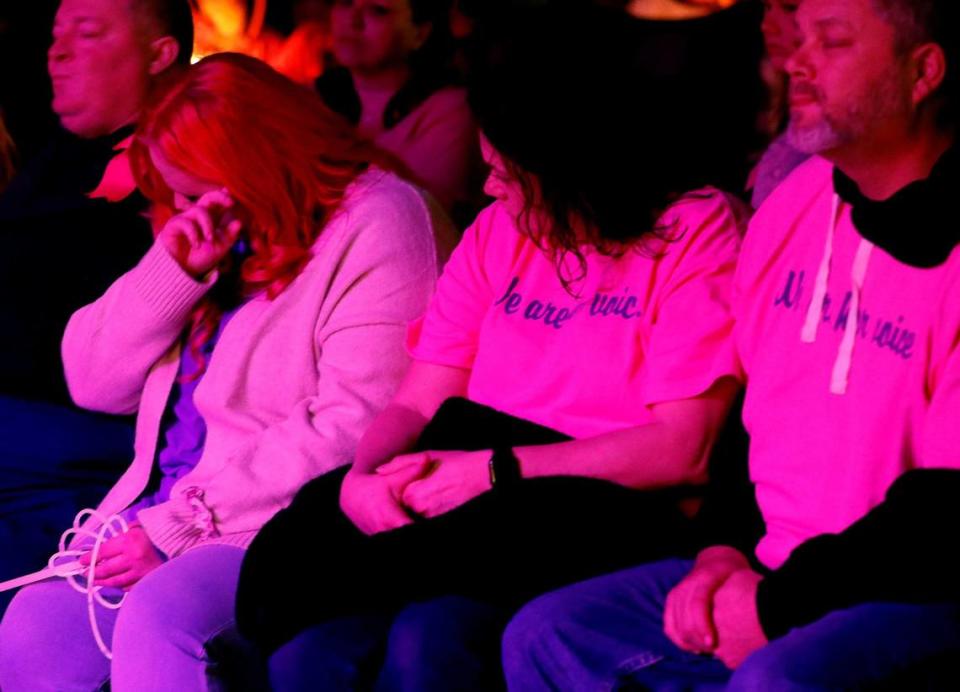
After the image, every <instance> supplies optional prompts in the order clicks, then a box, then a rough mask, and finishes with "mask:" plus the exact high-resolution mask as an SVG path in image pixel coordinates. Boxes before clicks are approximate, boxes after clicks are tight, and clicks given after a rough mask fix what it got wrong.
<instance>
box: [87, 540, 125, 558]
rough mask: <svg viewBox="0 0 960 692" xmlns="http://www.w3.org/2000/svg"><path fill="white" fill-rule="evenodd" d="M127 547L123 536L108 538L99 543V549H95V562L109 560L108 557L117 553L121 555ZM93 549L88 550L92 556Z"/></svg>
mask: <svg viewBox="0 0 960 692" xmlns="http://www.w3.org/2000/svg"><path fill="white" fill-rule="evenodd" d="M126 549H127V541H126V537H125V536H115V537H114V538H111V539H109V540H106V541H104V542H103V543H101V544H100V549H99V550H98V551H97V563H98V564H99V563H100V562H102V561H104V560H109V559H110V558H113V557H116V556H117V555H122V554H123V553H124V552H125V551H126ZM92 554H93V551H92V550H91V551H90V555H91V557H92Z"/></svg>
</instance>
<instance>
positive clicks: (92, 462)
mask: <svg viewBox="0 0 960 692" xmlns="http://www.w3.org/2000/svg"><path fill="white" fill-rule="evenodd" d="M132 458H133V426H132V425H131V424H130V422H129V421H127V420H126V419H122V418H108V417H106V416H97V415H93V414H90V413H87V412H84V411H80V410H79V409H74V408H67V407H65V406H58V405H55V404H47V403H40V402H32V401H25V400H22V399H15V398H12V397H7V396H0V546H2V549H0V581H5V580H7V579H12V578H14V577H19V576H21V575H23V574H27V573H28V572H34V571H36V570H38V569H42V568H43V567H45V566H46V563H47V558H48V557H50V555H51V554H53V553H54V552H56V550H57V540H58V539H59V537H60V534H61V533H62V532H63V531H64V530H65V529H68V528H70V526H71V524H73V518H74V516H75V515H76V513H77V512H78V511H79V510H81V509H83V508H84V507H95V506H96V505H97V504H98V503H99V502H100V500H101V499H102V498H103V496H104V495H106V494H107V491H108V490H109V489H110V487H111V486H112V485H113V484H114V483H115V482H116V480H117V478H119V477H120V474H121V473H122V472H123V470H124V469H125V468H126V467H127V465H128V463H129V461H130V459H132ZM12 597H13V594H11V593H9V592H6V593H0V615H2V614H3V611H4V610H5V609H6V607H7V604H8V603H9V601H10V599H11V598H12Z"/></svg>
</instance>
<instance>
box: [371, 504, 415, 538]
mask: <svg viewBox="0 0 960 692" xmlns="http://www.w3.org/2000/svg"><path fill="white" fill-rule="evenodd" d="M412 523H413V519H411V518H410V515H409V514H407V513H406V512H405V511H403V508H402V507H400V506H399V505H395V504H390V505H389V506H387V507H384V508H383V514H382V516H381V517H380V520H379V521H378V522H377V526H375V527H374V530H373V531H372V533H381V532H383V531H392V530H393V529H398V528H400V527H401V526H406V525H407V524H412Z"/></svg>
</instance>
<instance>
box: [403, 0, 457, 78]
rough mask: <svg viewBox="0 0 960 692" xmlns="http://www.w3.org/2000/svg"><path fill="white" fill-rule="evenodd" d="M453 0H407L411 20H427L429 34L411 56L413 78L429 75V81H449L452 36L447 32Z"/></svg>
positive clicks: (419, 22)
mask: <svg viewBox="0 0 960 692" xmlns="http://www.w3.org/2000/svg"><path fill="white" fill-rule="evenodd" d="M452 4H453V0H410V14H411V17H412V18H413V23H414V24H430V25H431V28H430V35H429V36H428V37H427V40H426V41H424V42H423V45H422V46H420V48H418V49H417V50H416V51H414V53H413V54H412V55H411V56H410V69H411V71H412V72H413V74H414V78H416V79H421V78H423V77H424V76H425V75H429V77H428V79H429V80H430V81H438V82H447V81H449V71H450V62H451V58H452V56H453V37H452V36H451V35H450V7H451V6H452Z"/></svg>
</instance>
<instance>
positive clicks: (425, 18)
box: [316, 0, 481, 225]
mask: <svg viewBox="0 0 960 692" xmlns="http://www.w3.org/2000/svg"><path fill="white" fill-rule="evenodd" d="M449 13H450V0H336V1H335V2H334V5H333V8H332V9H331V13H330V30H331V39H332V44H333V55H334V57H335V59H336V61H337V64H339V65H340V68H339V69H330V70H327V71H326V72H325V73H324V74H323V75H322V76H321V77H320V79H319V80H317V83H316V88H317V91H318V92H319V93H320V96H321V97H322V98H323V100H324V101H325V102H326V103H327V105H328V106H330V107H331V108H333V109H334V110H335V111H337V112H338V113H340V114H341V115H343V116H344V117H346V118H347V119H348V120H350V122H352V123H354V124H355V125H356V126H357V130H358V132H359V133H360V135H361V136H363V137H365V138H367V139H370V140H371V141H373V142H374V143H375V144H376V145H377V146H378V147H380V148H381V149H383V150H384V151H386V152H389V153H390V154H393V155H394V156H395V157H396V158H397V159H398V160H399V162H400V163H402V164H403V166H404V167H405V168H406V172H407V174H408V176H409V177H410V179H411V180H413V181H414V182H416V183H417V184H419V185H421V186H422V187H424V188H425V189H426V190H427V191H428V192H430V193H431V194H432V195H433V196H434V197H436V198H437V200H438V201H439V202H440V204H441V205H442V206H443V207H444V208H445V209H447V210H449V211H451V212H452V214H453V217H454V220H455V221H457V222H458V224H460V225H466V223H467V222H469V221H470V220H471V219H472V218H473V216H472V215H473V214H474V213H476V210H477V201H478V199H479V194H480V182H481V177H480V174H479V171H480V168H481V162H480V150H479V144H478V140H477V128H476V124H475V123H474V120H473V117H472V116H471V114H470V109H469V107H468V105H467V100H466V91H465V90H464V89H463V88H461V87H458V86H456V82H457V80H458V77H457V75H456V74H455V72H454V70H453V69H452V58H453V52H452V44H451V38H450V35H449V21H450V18H449Z"/></svg>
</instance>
